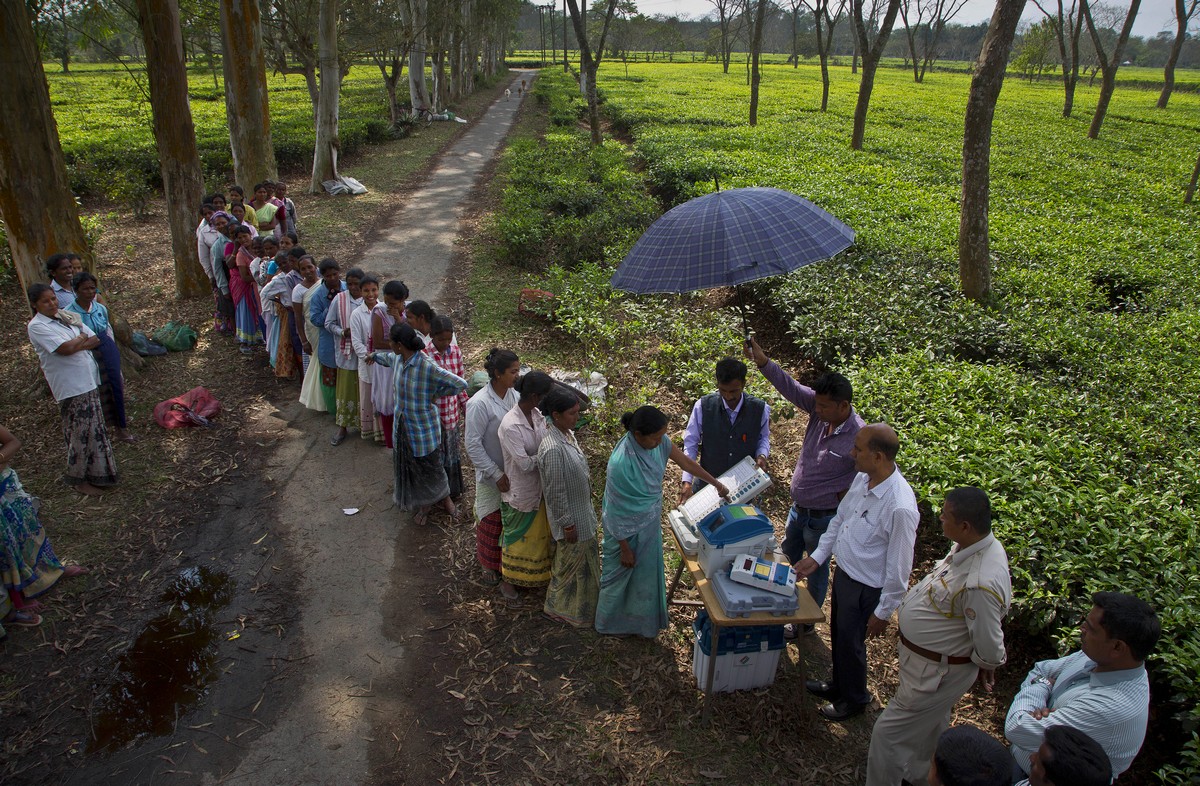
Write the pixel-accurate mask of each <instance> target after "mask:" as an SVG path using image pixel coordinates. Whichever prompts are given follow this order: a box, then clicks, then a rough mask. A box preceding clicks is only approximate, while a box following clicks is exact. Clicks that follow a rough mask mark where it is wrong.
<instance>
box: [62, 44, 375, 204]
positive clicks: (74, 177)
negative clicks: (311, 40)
mask: <svg viewBox="0 0 1200 786" xmlns="http://www.w3.org/2000/svg"><path fill="white" fill-rule="evenodd" d="M134 74H135V75H137V76H138V79H139V81H140V82H141V83H142V85H143V86H144V85H145V80H144V77H143V75H142V74H140V72H139V71H138V70H137V68H136V67H135V68H134ZM46 79H47V82H48V83H49V85H50V103H51V106H52V109H53V111H54V116H55V119H56V120H57V122H58V133H59V137H60V139H61V141H62V148H63V155H64V157H65V158H66V161H67V171H68V175H69V177H70V179H71V189H72V190H73V191H74V192H75V193H76V194H91V195H97V196H106V197H109V198H111V199H114V200H115V201H118V202H121V203H123V204H126V205H128V206H130V207H136V206H137V204H138V203H139V201H142V200H144V199H147V198H151V194H152V192H153V190H154V189H157V188H159V187H161V185H162V179H161V174H160V170H159V162H158V149H157V146H156V145H155V142H154V130H153V117H152V114H151V111H150V103H149V100H148V99H146V98H145V97H144V96H143V94H142V92H141V90H140V89H139V87H138V85H137V83H135V81H134V77H133V76H131V75H130V73H129V72H127V71H125V69H123V68H120V67H117V66H107V65H101V66H88V65H86V64H80V65H78V66H75V67H73V68H72V70H71V73H70V74H63V73H61V72H58V71H53V70H51V71H49V72H47V74H46ZM188 79H189V88H188V95H189V98H190V99H191V108H192V120H193V122H194V123H195V127H196V145H197V147H198V148H199V153H200V162H201V166H202V168H203V171H204V180H205V182H206V183H207V184H208V185H209V186H210V187H211V186H223V185H225V184H226V183H228V182H229V180H228V179H229V177H230V176H231V173H232V170H233V157H232V153H231V152H230V148H229V132H228V125H227V122H226V117H225V97H224V93H223V92H222V91H221V90H219V89H217V88H214V87H213V85H212V77H211V76H210V75H209V74H208V73H207V72H205V71H203V70H200V69H192V70H191V71H190V73H189V76H188ZM267 87H268V101H269V105H270V111H271V143H272V145H273V146H274V148H275V160H276V163H277V164H278V165H279V166H280V167H281V168H292V167H304V166H307V165H309V164H311V162H312V152H313V145H314V143H315V131H314V128H313V116H312V103H311V102H310V100H309V97H308V89H307V87H305V84H304V80H303V78H302V77H298V76H295V75H293V76H290V77H288V76H283V75H278V74H276V75H268V77H267ZM387 115H388V113H387V96H386V93H385V91H384V89H383V82H382V80H381V79H380V78H379V72H378V70H377V69H376V68H375V67H374V66H365V65H356V66H353V67H352V68H351V69H350V73H348V74H347V75H346V78H345V79H344V80H343V81H342V92H341V102H340V107H339V125H338V135H339V138H340V141H341V149H342V152H343V153H344V154H348V153H353V152H354V151H355V150H357V149H359V148H361V146H362V145H364V144H370V143H374V142H380V141H383V140H384V139H386V138H387V137H388V135H389V131H388V123H387ZM243 185H250V184H243Z"/></svg>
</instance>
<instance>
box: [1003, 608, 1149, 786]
mask: <svg viewBox="0 0 1200 786" xmlns="http://www.w3.org/2000/svg"><path fill="white" fill-rule="evenodd" d="M1092 604H1093V606H1092V610H1091V611H1090V612H1088V615H1087V617H1085V618H1084V620H1083V622H1082V623H1081V624H1080V626H1079V631H1080V636H1079V644H1080V648H1079V651H1078V652H1075V653H1072V654H1070V655H1068V656H1067V657H1065V658H1058V659H1057V660H1044V661H1041V662H1039V663H1036V664H1034V667H1033V670H1032V671H1030V672H1029V676H1027V677H1026V678H1025V681H1024V682H1023V683H1022V685H1021V690H1020V692H1019V693H1017V695H1016V698H1014V699H1013V703H1012V707H1011V708H1009V711H1008V718H1007V719H1005V722H1004V736H1005V737H1007V738H1008V741H1009V742H1010V743H1012V755H1013V763H1014V765H1015V769H1016V770H1019V771H1020V776H1019V777H1018V778H1014V780H1020V779H1021V778H1024V777H1026V773H1028V772H1029V766H1030V765H1029V757H1030V755H1032V754H1033V753H1034V752H1035V751H1037V750H1038V748H1039V747H1040V746H1041V744H1042V741H1043V738H1044V737H1045V734H1046V730H1047V728H1049V727H1050V726H1070V727H1072V728H1074V729H1078V730H1079V731H1082V732H1084V733H1085V734H1087V735H1089V736H1091V737H1092V738H1093V739H1095V740H1096V742H1098V743H1100V747H1101V748H1103V749H1104V752H1105V753H1107V754H1108V758H1109V759H1110V760H1111V762H1112V777H1113V778H1116V777H1117V776H1118V775H1120V774H1121V773H1123V772H1125V770H1127V769H1129V765H1130V764H1131V763H1133V759H1134V757H1135V756H1137V754H1138V751H1139V750H1140V749H1141V747H1142V742H1143V741H1144V740H1145V739H1146V722H1147V720H1148V717H1149V712H1150V680H1149V678H1148V677H1147V676H1146V666H1145V661H1146V658H1147V657H1148V656H1149V655H1150V653H1151V652H1152V651H1153V650H1154V645H1155V644H1157V643H1158V637H1159V635H1161V632H1162V629H1161V627H1160V625H1159V621H1158V615H1157V614H1156V613H1155V612H1154V609H1153V608H1151V607H1150V604H1148V603H1146V602H1145V601H1144V600H1141V599H1140V598H1135V597H1133V596H1132V595H1125V594H1122V593H1119V592H1097V593H1096V594H1095V595H1093V596H1092ZM1014 773H1015V770H1014Z"/></svg>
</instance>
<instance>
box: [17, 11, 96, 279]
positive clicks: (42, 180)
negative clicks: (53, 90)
mask: <svg viewBox="0 0 1200 786" xmlns="http://www.w3.org/2000/svg"><path fill="white" fill-rule="evenodd" d="M0 41H3V42H4V45H3V46H0V71H2V73H3V74H4V78H3V79H0V217H3V219H4V226H5V230H6V231H7V233H8V247H9V249H10V250H11V251H12V257H13V262H14V263H15V267H16V269H17V278H18V280H20V282H21V286H22V287H29V286H31V285H32V284H34V283H36V282H38V281H41V280H43V279H44V277H45V270H43V269H42V262H43V260H44V259H45V257H46V256H49V255H50V254H54V253H57V252H59V251H74V252H76V253H78V254H82V255H84V256H86V257H87V258H88V259H89V261H90V257H91V254H90V252H89V250H88V245H87V238H86V236H85V235H84V233H83V227H82V226H80V224H79V208H78V206H77V205H76V204H75V198H74V197H73V196H72V195H71V185H70V182H69V181H68V180H67V165H66V163H65V162H64V161H63V154H62V146H61V145H60V144H59V141H58V125H57V124H56V123H55V122H54V115H53V113H52V112H51V111H50V90H49V87H48V86H47V85H46V75H45V74H44V73H43V72H42V59H41V55H40V53H39V51H38V47H37V39H36V37H35V36H34V33H33V24H32V22H31V20H30V18H29V13H28V11H27V10H26V8H25V3H23V2H8V0H5V2H0Z"/></svg>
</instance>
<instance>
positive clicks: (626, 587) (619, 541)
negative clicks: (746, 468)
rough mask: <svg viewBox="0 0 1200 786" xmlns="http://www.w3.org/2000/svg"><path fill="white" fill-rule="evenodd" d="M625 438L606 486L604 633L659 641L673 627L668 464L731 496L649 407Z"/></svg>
mask: <svg viewBox="0 0 1200 786" xmlns="http://www.w3.org/2000/svg"><path fill="white" fill-rule="evenodd" d="M621 425H622V426H624V427H625V436H623V437H621V440H620V441H619V442H618V443H617V446H616V447H615V448H613V452H612V456H611V457H610V458H609V460H608V478H607V480H606V481H605V484H604V509H603V513H602V514H601V518H602V521H603V524H604V546H603V557H604V560H603V570H602V572H601V575H600V599H599V601H598V603H597V606H596V630H597V631H598V632H600V633H604V634H607V635H611V636H634V635H637V636H645V637H646V638H648V639H652V638H654V637H655V636H657V635H658V632H659V631H660V630H662V629H663V628H665V627H667V588H666V582H665V580H664V577H663V545H662V484H663V476H664V475H665V474H666V471H667V461H668V460H670V461H674V462H675V463H676V464H678V465H679V466H680V467H681V468H683V469H684V470H686V471H688V472H690V473H692V474H693V475H695V476H697V477H699V478H700V479H702V480H703V481H704V482H705V483H710V484H712V485H713V486H715V487H716V489H717V491H718V492H719V493H720V494H721V496H725V495H727V494H728V493H729V490H728V489H727V488H725V486H724V484H722V483H720V482H719V481H718V480H717V479H716V478H714V477H713V476H712V475H710V474H709V473H708V472H707V471H705V470H704V468H703V467H701V466H700V465H699V464H698V463H696V462H695V461H693V460H692V459H690V458H688V457H687V456H686V455H685V454H684V452H683V451H682V450H681V449H680V448H679V446H678V445H676V444H675V443H674V442H672V441H671V438H670V437H668V436H667V416H666V415H664V414H663V413H662V411H660V410H659V409H658V408H657V407H652V406H649V405H647V406H643V407H639V408H638V409H637V411H635V412H626V413H625V414H624V415H622V416H621Z"/></svg>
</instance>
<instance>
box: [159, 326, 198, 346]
mask: <svg viewBox="0 0 1200 786" xmlns="http://www.w3.org/2000/svg"><path fill="white" fill-rule="evenodd" d="M153 338H154V340H155V341H157V342H158V343H159V344H162V345H163V346H164V347H166V348H167V349H168V350H169V351H171V352H186V351H187V350H189V349H192V348H193V347H195V346H196V339H197V338H199V336H197V335H196V331H195V330H193V329H192V327H191V326H190V325H187V324H184V323H183V322H176V321H174V320H172V321H170V322H168V323H167V324H165V325H163V326H162V327H160V328H159V329H158V330H156V331H154V333H153Z"/></svg>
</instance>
